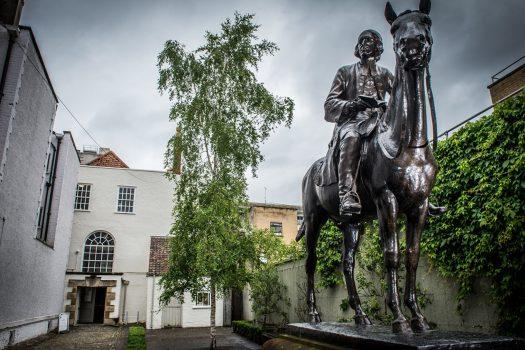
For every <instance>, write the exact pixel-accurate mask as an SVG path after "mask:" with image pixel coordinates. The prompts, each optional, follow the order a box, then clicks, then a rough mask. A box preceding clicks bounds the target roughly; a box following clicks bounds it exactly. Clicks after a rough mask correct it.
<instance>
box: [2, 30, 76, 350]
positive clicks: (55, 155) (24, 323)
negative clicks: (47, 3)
mask: <svg viewBox="0 0 525 350" xmlns="http://www.w3.org/2000/svg"><path fill="white" fill-rule="evenodd" d="M0 72H1V74H2V76H1V80H0V99H1V100H0V276H1V282H0V348H3V347H5V346H7V345H11V344H16V343H18V342H20V341H23V340H26V339H29V338H32V337H35V336H37V335H40V334H45V333H46V332H48V331H50V330H53V329H55V328H56V327H57V323H58V316H59V313H60V312H62V311H63V306H62V305H63V290H64V278H65V276H64V271H65V267H66V263H67V254H68V251H69V243H70V235H71V226H72V219H73V198H74V191H75V186H76V183H77V174H78V169H79V158H78V156H77V153H76V147H75V145H74V141H73V138H72V136H71V134H70V133H69V132H64V133H63V134H55V133H53V132H52V129H53V123H54V118H55V112H56V106H57V98H56V96H55V93H54V91H53V87H52V85H51V81H50V79H49V76H48V74H47V72H46V68H45V65H44V62H43V60H42V57H41V55H40V53H39V49H38V46H37V43H36V40H35V37H34V35H33V32H32V31H31V28H29V27H18V26H13V25H12V26H9V25H7V26H4V25H2V26H0Z"/></svg>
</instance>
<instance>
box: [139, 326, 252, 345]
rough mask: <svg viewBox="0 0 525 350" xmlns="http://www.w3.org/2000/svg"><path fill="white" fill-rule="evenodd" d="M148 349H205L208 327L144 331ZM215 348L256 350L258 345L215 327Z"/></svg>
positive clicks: (207, 343)
mask: <svg viewBox="0 0 525 350" xmlns="http://www.w3.org/2000/svg"><path fill="white" fill-rule="evenodd" d="M146 343H147V346H148V350H171V349H177V350H201V349H202V350H207V349H208V348H209V346H210V329H209V328H208V327H203V328H167V329H156V330H148V331H146ZM217 348H218V349H220V350H226V349H228V350H258V349H260V348H261V347H260V345H258V344H255V343H252V342H250V341H247V340H245V339H244V338H242V337H240V336H238V335H237V334H235V333H232V329H231V328H228V327H218V328H217Z"/></svg>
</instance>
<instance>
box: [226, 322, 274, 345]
mask: <svg viewBox="0 0 525 350" xmlns="http://www.w3.org/2000/svg"><path fill="white" fill-rule="evenodd" d="M232 326H233V331H234V332H235V333H237V334H239V335H242V336H243V337H246V338H248V339H250V340H251V341H253V342H255V343H257V344H263V343H264V342H265V341H266V340H267V337H266V336H264V332H263V328H262V327H261V326H259V325H257V324H255V323H253V322H250V321H233V322H232Z"/></svg>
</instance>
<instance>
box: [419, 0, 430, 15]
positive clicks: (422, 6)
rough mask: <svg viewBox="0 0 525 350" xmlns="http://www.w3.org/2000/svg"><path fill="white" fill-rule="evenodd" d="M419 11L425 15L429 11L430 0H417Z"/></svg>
mask: <svg viewBox="0 0 525 350" xmlns="http://www.w3.org/2000/svg"><path fill="white" fill-rule="evenodd" d="M419 12H423V13H425V14H427V15H428V14H429V13H430V0H420V1H419Z"/></svg>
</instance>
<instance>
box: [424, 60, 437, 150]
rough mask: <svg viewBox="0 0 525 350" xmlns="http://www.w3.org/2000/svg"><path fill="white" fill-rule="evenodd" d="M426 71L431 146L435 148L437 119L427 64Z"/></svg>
mask: <svg viewBox="0 0 525 350" xmlns="http://www.w3.org/2000/svg"><path fill="white" fill-rule="evenodd" d="M425 71H426V73H427V74H426V75H427V76H426V79H425V83H426V85H427V91H428V92H427V93H428V103H429V104H430V117H431V118H430V120H431V121H432V148H433V149H436V148H437V142H438V140H437V119H436V106H435V105H434V94H433V93H432V85H431V83H430V69H429V68H428V65H427V66H426V68H425Z"/></svg>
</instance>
